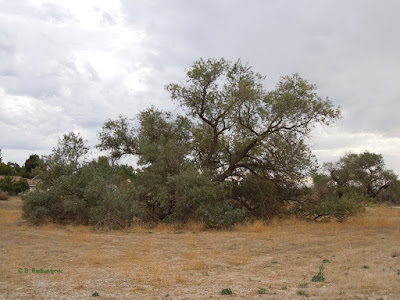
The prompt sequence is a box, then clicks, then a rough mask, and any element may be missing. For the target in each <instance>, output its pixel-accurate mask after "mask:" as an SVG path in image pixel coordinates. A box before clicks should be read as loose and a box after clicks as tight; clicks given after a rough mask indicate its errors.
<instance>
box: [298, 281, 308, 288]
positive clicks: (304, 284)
mask: <svg viewBox="0 0 400 300" xmlns="http://www.w3.org/2000/svg"><path fill="white" fill-rule="evenodd" d="M306 287H308V282H303V283H300V284H299V288H302V289H304V288H306Z"/></svg>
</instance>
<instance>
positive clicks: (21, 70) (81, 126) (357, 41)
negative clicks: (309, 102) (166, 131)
mask: <svg viewBox="0 0 400 300" xmlns="http://www.w3.org/2000/svg"><path fill="white" fill-rule="evenodd" d="M78 4H79V5H78ZM0 5H1V6H2V10H1V12H0V29H1V30H0V89H1V93H0V107H2V110H1V111H0V129H1V130H0V148H4V149H6V148H7V149H11V148H13V149H16V148H18V149H27V150H26V151H28V149H31V150H32V151H34V150H36V149H49V150H50V149H51V148H52V147H53V146H54V145H55V142H56V137H57V136H59V135H61V134H62V133H64V132H66V131H68V130H75V131H80V132H82V133H84V134H85V135H86V136H87V137H86V138H87V139H88V140H89V142H90V143H91V145H94V144H95V143H96V132H97V131H98V130H99V129H100V127H101V125H102V124H103V122H104V121H105V120H106V119H107V118H115V117H116V116H118V115H119V114H123V115H126V116H128V117H132V116H134V115H135V114H137V113H138V112H139V111H140V110H141V109H144V108H145V107H148V106H149V105H155V106H157V107H159V108H162V109H174V108H175V106H174V105H173V103H172V102H171V100H170V99H169V97H168V93H167V92H166V91H165V90H164V85H166V84H167V83H169V82H179V81H182V80H184V70H185V68H187V67H188V66H190V64H191V63H192V62H193V61H194V60H196V59H198V58H199V57H204V58H207V57H217V58H218V57H225V58H227V59H230V60H236V59H238V58H241V59H242V60H243V61H248V62H249V64H250V65H252V66H254V69H255V70H256V71H258V72H260V73H262V74H264V75H267V80H266V84H267V85H268V87H269V88H271V89H272V88H273V87H274V85H275V83H276V82H277V80H278V79H279V76H282V75H287V74H292V73H295V72H297V73H299V74H300V75H301V76H303V77H305V78H306V79H307V80H309V81H310V82H312V83H316V84H317V86H318V91H319V94H320V95H321V96H322V97H329V98H330V99H331V100H332V101H333V102H334V103H335V104H336V105H340V106H341V108H342V111H343V116H344V117H343V119H342V120H341V121H339V123H338V126H337V127H336V128H335V129H334V131H332V130H331V129H329V130H327V131H326V132H318V131H316V132H315V135H314V138H313V140H312V141H311V142H310V143H311V145H312V146H313V147H314V149H315V153H316V155H317V156H318V157H319V158H320V159H321V160H329V159H333V158H335V157H337V156H338V155H341V153H343V152H345V151H353V150H354V151H361V149H370V150H371V151H372V150H373V151H381V152H382V153H384V155H386V156H385V157H388V160H390V162H391V163H392V164H393V165H394V166H393V168H395V169H396V170H398V172H400V156H399V154H397V152H396V151H395V150H394V149H393V147H390V144H392V145H397V138H400V119H399V118H398V117H397V111H399V110H400V86H399V84H398V78H400V59H399V54H398V53H400V39H398V36H399V34H400V21H399V19H398V17H397V14H398V11H400V2H398V1H394V0H393V1H384V2H381V1H372V0H369V1H361V0H358V1H344V0H342V1H333V0H331V1H316V0H315V1H311V0H309V1H294V0H290V1H261V0H250V1H246V2H243V1H234V0H233V1H228V0H219V1H211V0H206V1H183V0H182V1H161V0H158V1H156V0H154V1H129V0H122V1H121V2H118V1H115V2H112V3H103V4H101V3H98V2H97V1H85V2H82V3H75V2H69V1H65V2H64V1H48V2H46V3H40V2H37V3H36V2H29V1H23V0H21V1H0ZM13 99H14V100H13ZM24 103H25V104H24ZM4 107H7V109H4ZM366 137H368V138H366ZM38 141H40V142H38ZM43 151H45V150H43ZM14 152H15V151H14ZM3 153H4V155H3V156H5V154H6V153H12V151H8V152H7V151H3ZM19 153H25V152H19ZM11 155H12V154H11ZM4 158H5V159H6V160H7V159H8V158H6V157H4ZM10 160H12V159H11V158H10Z"/></svg>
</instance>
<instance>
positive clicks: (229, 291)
mask: <svg viewBox="0 0 400 300" xmlns="http://www.w3.org/2000/svg"><path fill="white" fill-rule="evenodd" d="M232 294H233V292H232V290H231V289H230V288H227V289H223V290H222V291H221V295H232Z"/></svg>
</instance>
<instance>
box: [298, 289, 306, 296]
mask: <svg viewBox="0 0 400 300" xmlns="http://www.w3.org/2000/svg"><path fill="white" fill-rule="evenodd" d="M296 295H299V296H306V297H308V294H307V292H306V291H303V290H300V291H297V292H296Z"/></svg>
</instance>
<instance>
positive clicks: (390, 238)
mask: <svg viewBox="0 0 400 300" xmlns="http://www.w3.org/2000/svg"><path fill="white" fill-rule="evenodd" d="M21 204H22V202H21V200H20V199H18V198H17V197H14V196H12V197H10V199H9V200H8V201H6V202H5V201H2V202H0V239H1V241H2V247H1V249H2V251H0V256H1V255H2V254H3V256H4V253H7V259H4V260H3V259H0V267H1V268H2V270H3V271H4V273H3V274H13V273H14V274H15V273H17V274H16V275H15V276H10V277H7V280H6V281H5V282H6V284H5V285H3V286H2V293H3V294H5V295H7V297H8V298H10V299H17V298H21V299H22V298H23V299H24V298H32V297H34V298H38V297H37V295H38V294H40V297H42V298H48V299H52V298H54V290H57V291H59V292H60V294H61V293H62V294H64V295H69V297H70V298H74V299H79V298H82V297H85V295H86V297H87V296H90V295H92V293H93V292H94V291H96V289H97V288H98V287H100V286H101V288H102V290H103V291H107V292H106V294H104V295H103V294H102V292H101V291H99V290H97V292H98V293H100V295H101V297H102V298H103V297H106V298H115V299H122V298H124V297H127V295H134V297H138V298H141V299H155V298H161V296H163V297H165V296H164V295H166V294H170V295H171V296H170V297H169V298H171V297H172V298H174V299H175V298H176V299H184V298H185V297H188V296H190V295H192V296H193V295H196V297H197V295H199V298H204V299H206V298H210V297H211V298H213V297H214V298H218V294H220V293H221V289H222V287H230V288H231V289H232V290H233V292H234V296H233V297H236V298H240V299H249V298H254V297H257V296H255V295H257V292H258V290H259V289H260V288H261V287H263V288H265V289H266V294H265V295H264V296H263V295H261V294H260V295H259V297H260V298H261V297H267V298H268V296H267V294H268V295H270V296H269V297H276V298H277V299H295V298H296V297H298V298H299V299H300V298H306V296H300V295H296V292H297V291H298V290H303V291H306V292H307V293H308V294H309V295H310V296H309V298H316V299H319V298H321V299H322V298H328V299H336V298H341V299H343V298H346V297H347V298H348V299H352V298H357V297H359V298H363V299H364V298H367V297H370V295H371V294H370V291H371V290H374V293H375V295H377V296H376V298H378V297H379V295H388V297H391V298H394V299H397V298H399V296H400V287H399V286H398V285H397V282H398V278H399V276H400V275H397V274H398V272H399V271H398V269H399V266H398V260H397V258H392V257H391V253H392V252H393V250H396V249H397V247H398V239H397V233H398V228H399V226H400V210H398V209H390V208H388V207H375V208H373V209H370V210H369V212H368V214H365V215H363V216H359V217H356V218H354V219H351V220H349V221H348V222H346V223H337V222H330V223H318V224H316V223H314V222H306V221H304V220H298V219H291V220H287V219H281V220H274V221H272V222H269V223H265V222H258V221H257V222H254V223H247V224H241V225H240V226H235V228H232V229H230V230H218V231H216V230H205V229H204V228H201V227H196V226H198V225H195V224H190V225H185V224H181V225H179V227H176V225H174V224H159V225H158V226H156V227H154V228H152V234H147V233H146V232H147V231H148V230H149V229H148V227H147V226H144V225H142V224H136V225H134V226H132V227H129V228H125V229H123V230H121V231H118V232H115V231H109V230H102V229H97V230H93V229H92V228H89V227H87V226H79V225H66V226H60V225H58V224H54V223H46V224H44V225H41V226H39V227H31V226H30V225H29V224H27V223H26V222H24V221H23V220H21V210H20V206H21ZM185 226H192V227H185ZM178 230H180V231H183V232H185V234H183V235H178V234H174V232H176V231H178ZM21 237H23V242H21ZM377 237H379V243H377V242H376V241H377ZM381 237H385V239H384V240H381ZM17 244H18V245H19V246H18V247H15V245H17ZM325 244H328V245H329V246H330V247H329V249H328V250H326V249H325V247H321V245H325ZM33 245H35V247H33ZM39 245H44V246H43V247H42V246H39ZM365 245H368V247H365ZM388 249H389V250H388ZM266 251H267V252H268V254H267V255H268V257H266ZM388 251H389V253H388ZM360 253H362V255H360ZM334 255H335V256H336V258H337V259H336V260H335V262H334V268H332V272H330V273H329V284H327V285H325V284H324V287H323V288H321V286H320V285H319V284H314V283H313V284H312V283H311V278H308V279H309V280H310V281H309V282H308V283H309V284H308V287H307V288H299V287H298V284H299V283H302V282H304V281H306V280H307V278H305V277H304V276H306V277H307V276H308V275H307V274H309V275H310V277H312V275H316V273H317V272H316V271H317V270H316V269H315V266H316V265H317V266H320V264H321V263H319V264H318V262H320V261H321V260H323V259H324V258H326V257H329V258H330V257H333V256H334ZM288 257H291V258H293V259H292V260H288ZM296 257H299V258H296ZM342 257H345V259H342ZM31 260H32V261H35V264H37V265H39V266H43V267H47V266H48V262H49V261H51V262H52V266H53V267H57V268H61V269H63V273H62V274H53V275H54V276H25V274H24V273H23V274H19V273H18V268H19V266H20V265H22V266H24V265H25V264H29V261H31ZM166 260H168V261H169V262H170V263H166ZM272 261H278V262H279V263H278V264H276V265H274V267H273V268H272V269H271V268H266V264H267V263H270V262H272ZM365 261H368V262H370V263H369V265H370V266H371V268H372V266H374V272H369V271H368V270H366V271H368V272H363V271H362V270H363V269H362V266H363V264H365ZM171 262H172V263H171ZM259 262H263V263H259ZM82 265H85V268H82ZM324 266H325V267H326V266H327V265H324ZM28 267H29V266H28ZM49 268H50V267H49ZM383 268H385V269H386V272H384V271H383ZM107 270H108V271H107ZM227 270H229V272H227ZM341 270H342V271H341ZM346 270H351V271H349V272H348V275H347V276H344V275H343V273H344V272H345V271H346ZM389 270H390V271H389ZM324 271H325V273H326V270H324ZM105 272H107V273H105ZM206 272H209V273H210V274H209V275H210V276H204V274H206ZM314 272H315V273H314ZM28 275H29V274H28ZM324 275H325V274H324ZM327 275H328V274H326V276H327ZM0 277H1V275H0ZM248 278H251V279H252V280H251V281H248V280H247V279H248ZM326 280H327V279H326ZM326 280H325V281H326ZM360 281H361V282H363V283H364V284H365V286H368V287H369V288H368V289H365V288H364V286H360V284H359V283H360ZM94 283H95V285H94ZM296 283H297V284H296ZM49 286H51V287H53V288H52V289H49V288H48V287H49ZM128 286H129V287H128ZM218 286H220V287H221V288H220V289H218ZM18 287H23V289H18ZM215 287H217V289H215ZM278 289H279V290H278ZM339 291H343V292H345V294H344V295H343V296H341V295H339ZM274 292H277V294H276V296H273V295H274ZM40 297H39V298H40ZM219 297H221V298H222V297H226V298H227V299H228V298H230V296H229V295H226V296H222V295H220V296H219ZM169 298H166V299H169Z"/></svg>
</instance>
